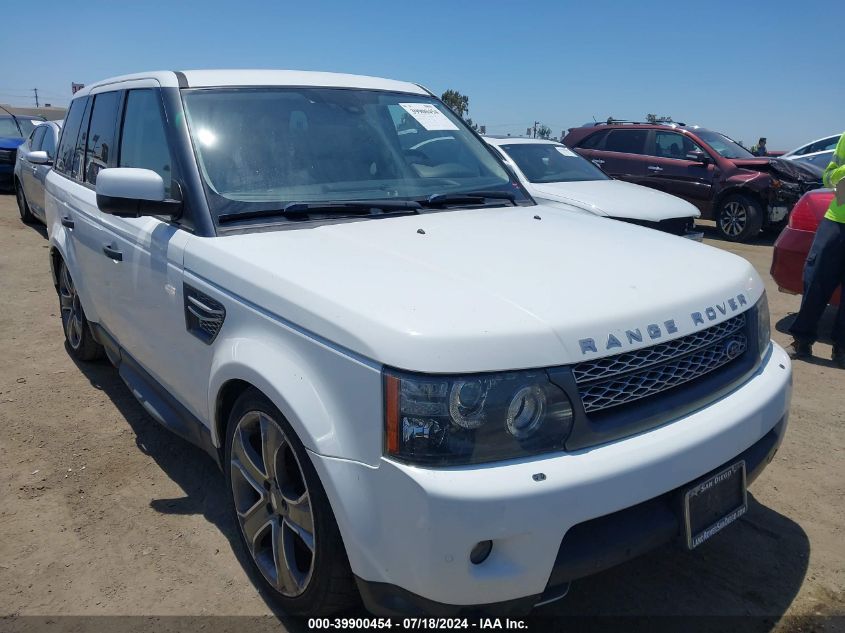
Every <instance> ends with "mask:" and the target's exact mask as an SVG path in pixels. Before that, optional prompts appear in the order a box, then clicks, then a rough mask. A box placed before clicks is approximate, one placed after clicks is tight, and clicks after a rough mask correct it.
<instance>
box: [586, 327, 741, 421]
mask: <svg viewBox="0 0 845 633" xmlns="http://www.w3.org/2000/svg"><path fill="white" fill-rule="evenodd" d="M747 348H748V337H747V336H746V333H745V314H740V315H739V316H735V317H733V318H731V319H729V320H727V321H725V322H723V323H720V324H718V325H714V326H712V327H709V328H707V329H706V330H702V331H700V332H696V333H695V334H690V335H688V336H683V337H681V338H678V339H675V340H672V341H667V342H666V343H661V344H659V345H654V346H652V347H646V348H644V349H640V350H637V351H634V352H626V353H624V354H618V355H616V356H609V357H606V358H599V359H596V360H592V361H586V362H583V363H579V364H578V365H576V366H575V367H574V368H573V373H574V375H575V382H576V383H577V385H578V391H579V393H580V395H581V400H582V403H583V405H584V410H585V411H586V412H587V413H591V412H597V411H602V410H604V409H609V408H611V407H616V406H618V405H620V404H625V403H627V402H632V401H634V400H639V399H641V398H646V397H648V396H651V395H654V394H657V393H660V392H662V391H666V390H667V389H671V388H673V387H677V386H678V385H681V384H684V383H686V382H689V381H691V380H695V379H696V378H698V377H700V376H703V375H705V374H708V373H710V372H711V371H713V370H714V369H716V368H718V367H721V366H722V365H725V364H727V363H729V362H731V361H733V360H735V359H737V358H739V357H741V356H742V355H743V354H744V353H745V350H746V349H747Z"/></svg>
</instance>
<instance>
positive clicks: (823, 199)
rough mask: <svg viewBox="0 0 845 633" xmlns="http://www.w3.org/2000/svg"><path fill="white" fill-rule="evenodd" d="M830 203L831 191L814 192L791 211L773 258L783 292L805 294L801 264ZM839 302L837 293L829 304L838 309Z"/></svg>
mask: <svg viewBox="0 0 845 633" xmlns="http://www.w3.org/2000/svg"><path fill="white" fill-rule="evenodd" d="M831 200H833V190H832V189H815V190H813V191H809V192H807V193H805V194H804V195H803V196H802V197H801V199H800V200H799V201H798V202H797V203H796V204H795V207H794V208H793V209H792V214H791V215H790V216H789V224H788V225H787V226H786V228H784V229H783V231H782V232H781V234H780V236H779V237H778V239H777V242H775V250H774V253H773V254H772V270H771V273H772V277H773V278H774V280H775V281H776V282H777V284H778V288H779V289H780V290H781V291H782V292H788V293H789V294H801V293H802V292H803V291H804V262H805V261H806V259H807V253H809V252H810V246H812V244H813V238H814V237H815V236H816V229H818V228H819V224H820V223H821V221H822V218H823V217H824V214H825V213H826V212H827V208H828V207H829V206H830V201H831ZM840 300H841V297H840V293H839V290H837V291H836V292H835V293H834V295H833V298H832V299H831V300H830V303H831V304H832V305H839V301H840Z"/></svg>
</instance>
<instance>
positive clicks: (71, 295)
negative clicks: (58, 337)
mask: <svg viewBox="0 0 845 633" xmlns="http://www.w3.org/2000/svg"><path fill="white" fill-rule="evenodd" d="M59 302H60V305H61V309H62V325H63V326H64V328H65V335H66V336H67V341H68V343H69V344H70V346H71V347H72V348H73V349H79V346H80V345H82V328H83V320H82V319H83V316H82V304H81V303H80V302H79V294H78V293H77V292H76V286H74V284H73V279H72V278H71V276H70V273H69V272H68V269H67V266H64V265H63V266H62V272H61V274H60V275H59Z"/></svg>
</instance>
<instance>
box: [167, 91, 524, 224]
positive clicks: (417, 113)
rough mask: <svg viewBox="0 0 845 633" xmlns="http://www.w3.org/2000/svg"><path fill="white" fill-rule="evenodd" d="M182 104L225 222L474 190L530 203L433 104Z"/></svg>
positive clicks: (300, 97) (213, 94)
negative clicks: (309, 207) (286, 210)
mask: <svg viewBox="0 0 845 633" xmlns="http://www.w3.org/2000/svg"><path fill="white" fill-rule="evenodd" d="M183 101H184V104H185V110H186V113H187V119H188V125H189V128H190V132H191V137H192V140H193V144H194V148H195V151H196V154H197V159H198V163H199V167H200V172H201V173H202V177H203V180H204V182H205V187H206V195H207V197H208V200H209V205H210V207H211V209H212V211H213V212H214V213H215V214H216V215H218V216H219V215H221V214H226V215H227V216H230V214H237V213H241V212H250V213H254V212H259V211H261V210H272V209H279V208H282V207H284V206H285V205H286V204H287V203H290V202H305V203H313V202H332V201H339V200H343V201H354V200H384V199H391V200H394V201H399V200H420V199H426V198H428V197H430V196H433V195H438V194H450V195H451V194H459V193H464V192H477V191H485V192H498V191H501V192H507V193H508V194H509V195H511V194H514V195H515V196H516V200H517V201H521V200H528V198H527V197H525V195H524V194H523V193H522V190H521V189H520V188H519V185H518V184H516V183H513V182H512V181H511V177H510V176H509V174H508V172H507V171H506V170H505V169H504V167H503V166H502V165H501V164H500V163H499V162H498V160H496V158H495V157H494V156H493V155H492V153H491V151H490V150H489V149H488V148H487V147H485V146H484V144H483V143H482V142H481V141H479V140H478V138H477V137H476V136H474V135H473V134H472V132H470V131H469V130H468V129H467V127H466V126H465V125H464V124H463V122H462V121H461V120H460V119H459V118H458V117H456V116H455V115H454V114H453V113H452V112H451V111H450V110H449V109H448V108H447V107H446V106H444V105H443V104H441V103H440V102H438V101H436V100H435V99H432V98H430V97H426V96H422V95H411V94H402V93H392V92H382V91H375V90H363V89H360V90H359V89H336V88H307V87H305V88H302V87H290V88H287V87H285V88H275V87H272V88H271V87H260V88H237V89H199V90H186V91H183ZM506 203H507V201H506V202H504V203H503V202H502V201H501V200H500V201H499V204H506ZM230 217H231V216H230Z"/></svg>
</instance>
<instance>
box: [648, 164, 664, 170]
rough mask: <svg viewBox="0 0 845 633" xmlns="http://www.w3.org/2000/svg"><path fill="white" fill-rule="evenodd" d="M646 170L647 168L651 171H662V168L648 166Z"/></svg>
mask: <svg viewBox="0 0 845 633" xmlns="http://www.w3.org/2000/svg"><path fill="white" fill-rule="evenodd" d="M648 168H649V169H650V170H651V171H663V168H662V167H658V166H657V165H649V166H648Z"/></svg>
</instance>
